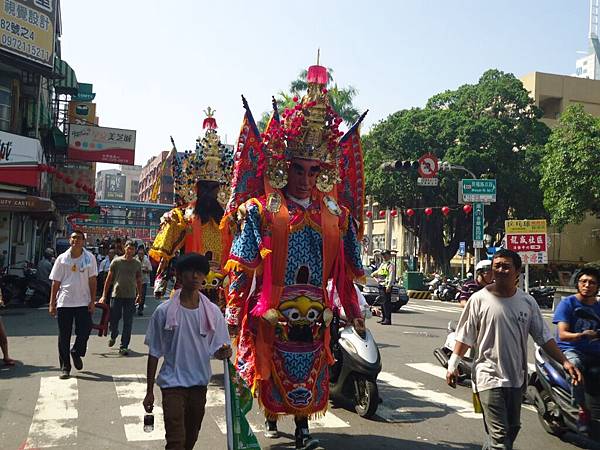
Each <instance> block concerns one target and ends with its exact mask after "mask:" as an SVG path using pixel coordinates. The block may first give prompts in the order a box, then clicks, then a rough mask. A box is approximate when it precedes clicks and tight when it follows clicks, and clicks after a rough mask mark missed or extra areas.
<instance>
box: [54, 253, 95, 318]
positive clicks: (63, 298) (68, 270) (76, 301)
mask: <svg viewBox="0 0 600 450" xmlns="http://www.w3.org/2000/svg"><path fill="white" fill-rule="evenodd" d="M97 275H98V266H97V264H96V258H94V255H93V254H92V253H90V252H88V251H87V250H86V249H83V253H82V254H81V256H80V257H79V258H72V257H71V249H68V250H67V251H66V252H64V253H62V254H61V255H59V256H58V258H56V261H55V262H54V266H53V267H52V271H51V272H50V279H51V280H53V281H59V282H60V289H59V290H58V295H57V299H56V307H57V308H75V307H78V306H87V305H88V304H89V303H90V301H91V294H90V285H89V279H90V278H92V277H95V276H97Z"/></svg>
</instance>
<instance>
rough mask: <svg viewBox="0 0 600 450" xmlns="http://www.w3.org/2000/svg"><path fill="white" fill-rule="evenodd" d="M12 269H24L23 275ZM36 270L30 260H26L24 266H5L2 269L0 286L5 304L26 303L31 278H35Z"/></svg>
mask: <svg viewBox="0 0 600 450" xmlns="http://www.w3.org/2000/svg"><path fill="white" fill-rule="evenodd" d="M11 269H21V270H23V276H19V275H15V274H11V273H9V271H10V270H11ZM35 272H36V270H35V269H34V268H33V267H32V265H31V264H30V263H29V262H28V261H25V264H24V266H23V267H22V268H18V267H5V268H4V269H2V271H1V272H0V288H1V289H2V296H3V299H4V304H5V305H8V304H9V303H10V304H12V305H13V306H14V305H16V304H19V303H20V304H23V303H24V301H25V292H26V291H27V285H28V283H29V281H30V280H31V279H34V278H35Z"/></svg>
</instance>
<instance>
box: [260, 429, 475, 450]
mask: <svg viewBox="0 0 600 450" xmlns="http://www.w3.org/2000/svg"><path fill="white" fill-rule="evenodd" d="M311 434H312V435H313V436H314V437H316V438H318V439H319V440H320V441H321V445H323V446H324V447H325V448H338V449H342V448H343V449H344V450H365V449H378V450H387V449H389V450H399V449H432V448H433V449H458V450H475V449H477V450H479V449H480V448H481V445H475V444H461V443H457V442H449V441H442V442H440V443H433V442H428V441H420V440H418V439H417V440H407V439H399V438H390V437H383V436H375V435H361V434H359V435H357V434H343V433H321V432H319V430H315V431H313V432H312V433H311ZM284 436H285V437H286V438H287V439H289V440H288V441H287V442H285V443H276V444H272V445H267V446H263V447H262V448H263V450H284V449H285V450H288V449H293V448H294V442H293V440H292V436H288V435H284Z"/></svg>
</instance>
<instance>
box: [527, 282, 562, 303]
mask: <svg viewBox="0 0 600 450" xmlns="http://www.w3.org/2000/svg"><path fill="white" fill-rule="evenodd" d="M555 293H556V288H554V287H552V286H532V287H530V288H529V294H530V295H531V296H532V297H533V298H534V299H535V301H536V302H537V304H538V305H539V307H540V308H552V306H553V305H554V294H555Z"/></svg>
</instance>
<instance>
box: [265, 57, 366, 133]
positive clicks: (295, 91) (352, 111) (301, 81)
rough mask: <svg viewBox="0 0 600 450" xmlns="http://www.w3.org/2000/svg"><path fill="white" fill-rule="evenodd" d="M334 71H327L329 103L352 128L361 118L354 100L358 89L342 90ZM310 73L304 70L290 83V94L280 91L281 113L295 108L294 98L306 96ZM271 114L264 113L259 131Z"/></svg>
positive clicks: (278, 98)
mask: <svg viewBox="0 0 600 450" xmlns="http://www.w3.org/2000/svg"><path fill="white" fill-rule="evenodd" d="M332 74H333V69H327V75H328V78H329V79H328V83H327V91H328V93H329V101H330V103H331V107H332V108H333V110H334V111H335V112H337V113H338V114H339V116H340V117H341V118H342V119H343V120H344V122H345V123H346V125H348V126H350V125H352V124H354V122H356V121H357V120H358V118H359V116H360V113H359V111H358V109H357V108H356V107H355V106H354V104H353V102H354V98H355V97H356V95H357V94H358V91H357V90H356V88H354V87H352V86H348V87H345V88H341V87H339V86H338V84H337V83H336V82H335V81H334V79H333V76H332ZM307 76H308V71H306V70H303V71H302V72H300V73H299V74H298V78H296V79H295V80H293V81H292V82H291V83H290V87H289V92H284V91H280V92H279V93H278V94H277V96H276V98H275V100H276V102H277V108H278V109H279V111H280V112H281V111H283V110H284V109H285V108H291V107H293V106H294V104H295V103H294V100H293V99H294V97H295V96H297V97H299V98H302V96H303V95H304V94H306V90H307V89H308V82H307V81H306V77H307ZM270 116H271V112H264V113H263V114H262V116H261V118H260V120H259V121H258V128H259V130H264V129H265V127H266V126H267V123H268V121H269V117H270Z"/></svg>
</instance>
